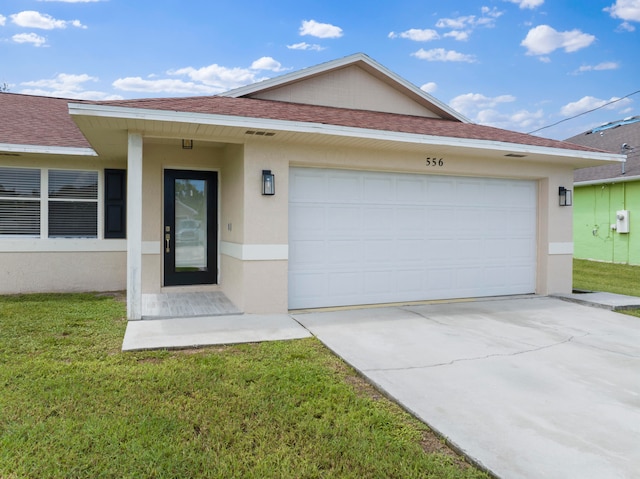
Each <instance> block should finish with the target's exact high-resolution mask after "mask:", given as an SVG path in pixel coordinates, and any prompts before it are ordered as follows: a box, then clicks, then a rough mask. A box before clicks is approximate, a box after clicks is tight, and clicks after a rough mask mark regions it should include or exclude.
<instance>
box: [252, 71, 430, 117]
mask: <svg viewBox="0 0 640 479" xmlns="http://www.w3.org/2000/svg"><path fill="white" fill-rule="evenodd" d="M252 97H254V98H261V99H265V100H276V101H286V102H292V103H305V104H312V105H324V106H335V107H338V108H353V109H356V110H357V109H360V110H372V111H384V112H388V113H400V114H405V115H417V116H425V117H431V118H437V117H438V115H436V114H435V113H433V112H432V111H430V110H428V109H427V108H425V107H424V106H422V105H420V104H418V103H417V102H415V101H413V100H411V99H410V98H408V97H407V96H405V95H403V94H402V93H400V92H399V91H398V90H396V89H395V88H393V87H391V86H389V85H388V84H387V83H385V82H383V81H381V80H378V79H377V78H375V77H374V76H372V75H370V74H369V73H367V72H365V71H364V70H363V69H361V68H359V67H357V66H353V65H352V66H349V67H346V68H341V69H339V70H334V71H331V72H327V73H324V74H322V75H318V76H316V77H311V78H306V79H305V81H304V82H300V83H294V84H291V85H286V86H283V87H280V88H276V89H273V90H268V91H264V92H259V93H256V94H254V95H252Z"/></svg>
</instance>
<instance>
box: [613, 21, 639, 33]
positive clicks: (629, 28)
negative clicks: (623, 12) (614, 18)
mask: <svg viewBox="0 0 640 479" xmlns="http://www.w3.org/2000/svg"><path fill="white" fill-rule="evenodd" d="M616 30H617V31H620V32H635V31H636V27H634V26H633V25H631V24H630V23H629V22H622V23H621V24H620V26H619V27H618V28H617V29H616Z"/></svg>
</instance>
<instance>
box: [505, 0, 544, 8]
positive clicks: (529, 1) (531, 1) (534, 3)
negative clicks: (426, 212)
mask: <svg viewBox="0 0 640 479" xmlns="http://www.w3.org/2000/svg"><path fill="white" fill-rule="evenodd" d="M506 1H507V2H511V3H515V4H516V5H519V6H520V8H523V9H524V8H529V9H531V10H533V9H534V8H537V7H539V6H540V5H542V4H543V3H544V0H506Z"/></svg>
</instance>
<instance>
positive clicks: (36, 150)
mask: <svg viewBox="0 0 640 479" xmlns="http://www.w3.org/2000/svg"><path fill="white" fill-rule="evenodd" d="M0 152H2V153H14V154H36V155H62V156H98V154H97V153H96V152H95V151H94V150H93V148H79V147H71V146H48V145H19V144H13V143H0Z"/></svg>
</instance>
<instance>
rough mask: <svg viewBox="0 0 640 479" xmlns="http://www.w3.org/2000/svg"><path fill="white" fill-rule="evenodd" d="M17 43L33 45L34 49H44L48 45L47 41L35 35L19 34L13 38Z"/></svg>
mask: <svg viewBox="0 0 640 479" xmlns="http://www.w3.org/2000/svg"><path fill="white" fill-rule="evenodd" d="M11 40H13V41H14V42H15V43H31V44H32V45H33V46H34V47H42V46H45V45H46V43H47V39H46V38H44V37H41V36H40V35H36V34H35V33H18V34H16V35H14V36H12V37H11Z"/></svg>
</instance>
